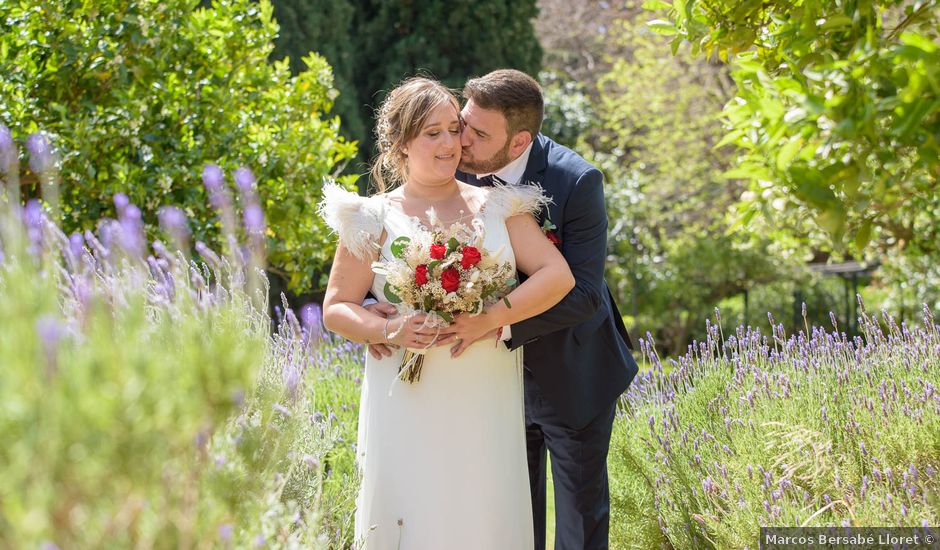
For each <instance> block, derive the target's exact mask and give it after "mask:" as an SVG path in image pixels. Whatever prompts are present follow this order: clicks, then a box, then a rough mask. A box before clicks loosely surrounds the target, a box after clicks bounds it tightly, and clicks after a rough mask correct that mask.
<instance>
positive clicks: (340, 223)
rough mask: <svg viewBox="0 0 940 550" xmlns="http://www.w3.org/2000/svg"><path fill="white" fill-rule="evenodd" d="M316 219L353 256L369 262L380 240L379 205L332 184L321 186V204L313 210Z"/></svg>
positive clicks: (375, 201)
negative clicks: (315, 210) (315, 211)
mask: <svg viewBox="0 0 940 550" xmlns="http://www.w3.org/2000/svg"><path fill="white" fill-rule="evenodd" d="M317 210H318V212H319V213H320V216H321V217H322V218H323V220H324V221H325V222H326V224H327V225H328V226H330V229H332V230H333V232H334V233H336V235H337V236H338V237H339V241H340V242H341V243H343V246H345V247H346V249H347V250H349V251H350V252H351V253H352V254H353V255H354V256H356V257H357V258H359V259H360V260H369V259H371V258H372V257H373V256H374V253H375V251H376V250H377V248H378V242H379V238H380V237H381V236H382V216H383V213H382V202H381V201H380V200H378V199H376V198H374V197H361V196H359V195H357V194H356V193H353V192H351V191H347V190H346V189H343V188H342V187H340V185H339V184H338V183H336V182H334V181H328V182H327V183H326V184H325V185H324V186H323V200H321V201H320V204H319V206H318V208H317Z"/></svg>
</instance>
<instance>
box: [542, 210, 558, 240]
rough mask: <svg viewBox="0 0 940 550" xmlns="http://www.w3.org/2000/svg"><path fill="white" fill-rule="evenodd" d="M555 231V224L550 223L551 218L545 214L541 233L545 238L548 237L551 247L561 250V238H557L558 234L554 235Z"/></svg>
mask: <svg viewBox="0 0 940 550" xmlns="http://www.w3.org/2000/svg"><path fill="white" fill-rule="evenodd" d="M557 229H558V228H557V227H555V224H553V223H552V220H551V218H549V217H548V214H547V213H546V214H545V221H543V222H542V233H545V236H546V237H548V240H550V241H551V242H552V244H553V245H555V246H557V247H558V248H561V238H560V237H559V236H558V233H555V231H556V230H557Z"/></svg>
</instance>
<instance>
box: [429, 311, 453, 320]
mask: <svg viewBox="0 0 940 550" xmlns="http://www.w3.org/2000/svg"><path fill="white" fill-rule="evenodd" d="M434 313H437V314H438V315H440V316H441V319H443V320H445V321H447V322H448V323H452V322H453V321H454V316H453V315H451V314H450V313H447V312H446V311H436V310H435V311H434Z"/></svg>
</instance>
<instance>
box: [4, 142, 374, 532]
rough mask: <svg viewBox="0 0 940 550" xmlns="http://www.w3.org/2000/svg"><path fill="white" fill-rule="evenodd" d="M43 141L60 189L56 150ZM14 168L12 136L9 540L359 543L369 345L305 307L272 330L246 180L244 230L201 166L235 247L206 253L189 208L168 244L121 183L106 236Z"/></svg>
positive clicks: (7, 282)
mask: <svg viewBox="0 0 940 550" xmlns="http://www.w3.org/2000/svg"><path fill="white" fill-rule="evenodd" d="M34 141H35V143H36V144H38V145H36V146H34V147H32V148H31V155H33V156H37V155H39V154H41V155H43V156H42V157H41V158H39V157H38V156H37V159H38V160H36V161H35V164H36V168H35V169H36V170H37V171H40V173H41V174H42V177H43V181H44V182H48V183H47V185H46V186H45V187H44V190H48V192H50V193H54V187H55V174H54V170H55V164H56V160H55V157H54V154H48V155H47V153H48V152H49V151H50V150H51V149H50V148H49V147H48V142H42V143H40V142H39V140H38V138H37V140H34ZM39 145H42V147H40V146H39ZM30 160H33V158H32V157H31V159H30ZM17 162H19V152H18V150H17V148H16V146H15V143H14V142H13V140H12V138H11V136H10V134H9V131H8V130H7V129H6V128H3V127H0V177H2V179H3V181H4V183H5V186H4V193H3V194H2V195H0V327H2V330H0V364H2V365H3V371H2V374H0V433H2V434H3V435H4V445H3V446H0V547H8V548H36V547H40V546H43V545H45V546H47V547H49V548H52V547H59V548H125V547H140V548H177V547H183V548H191V547H210V546H211V547H215V546H233V547H282V548H324V547H327V546H335V545H336V544H335V543H334V542H333V541H344V540H347V539H349V534H348V533H349V531H351V529H350V527H351V510H352V493H353V489H352V488H354V487H355V475H354V468H353V466H352V464H353V462H352V452H353V449H352V448H351V447H350V443H349V441H351V437H352V435H351V434H353V433H354V430H355V424H354V422H352V421H351V415H354V414H355V413H354V407H353V406H352V405H351V404H352V403H353V402H354V396H355V394H356V393H357V392H356V390H355V385H356V382H357V378H356V376H357V374H352V373H358V368H359V364H360V363H361V352H362V350H361V349H359V348H353V347H350V346H346V347H343V346H341V345H338V344H337V343H336V342H334V341H333V340H332V339H331V338H330V337H327V336H324V335H323V331H322V327H321V324H320V321H319V318H318V317H317V316H316V315H314V314H312V310H311V309H310V308H308V309H307V310H304V315H302V317H303V319H302V320H297V318H296V317H295V315H294V313H293V312H291V311H290V310H286V312H285V313H284V315H283V316H282V318H281V320H280V322H279V323H278V326H277V329H276V330H274V331H273V332H272V327H271V321H270V320H269V319H268V317H267V315H266V313H265V312H266V311H267V303H266V296H267V286H266V280H265V278H264V275H263V271H262V268H263V261H264V251H263V249H262V248H261V247H262V246H263V240H262V239H260V238H257V236H258V235H260V234H261V233H262V232H263V224H264V218H263V215H262V214H261V213H260V211H259V209H258V208H256V207H257V206H258V201H257V196H256V195H255V194H254V179H253V177H252V176H251V174H250V172H248V171H247V170H242V171H239V173H238V174H236V177H235V179H236V184H237V186H238V190H239V194H238V196H239V201H240V203H241V209H242V211H243V215H242V218H243V220H244V222H245V227H237V226H236V224H237V222H236V220H237V217H236V216H234V214H232V213H233V212H234V208H235V206H234V203H233V201H232V199H231V196H232V195H231V194H230V193H228V190H227V189H226V188H225V182H224V179H218V178H215V179H213V178H214V177H215V175H216V174H214V173H213V170H212V169H211V168H210V169H209V170H207V173H208V175H209V177H207V178H206V183H207V187H209V186H211V185H214V184H218V186H219V187H218V188H217V189H218V190H220V191H221V192H220V194H219V196H218V204H216V207H217V208H218V210H219V212H220V214H221V218H222V222H223V226H224V230H225V232H226V236H227V237H228V239H227V240H226V242H227V243H228V245H229V246H228V247H227V248H226V250H224V252H223V253H222V254H217V253H215V252H214V251H212V250H210V249H209V248H208V247H206V246H205V245H202V244H201V243H196V246H195V248H196V250H197V251H198V253H199V256H200V257H201V261H198V262H197V261H194V260H192V259H191V258H190V255H189V248H190V244H189V242H188V241H189V237H190V232H189V228H188V226H187V220H186V218H185V216H184V215H183V213H182V211H180V210H179V209H176V208H175V207H165V208H164V209H162V210H161V211H160V213H159V219H160V222H161V225H162V227H163V229H164V232H165V233H166V236H167V237H168V240H167V242H170V243H172V244H170V245H167V244H165V243H164V242H161V241H154V242H152V243H148V242H147V241H146V240H145V238H144V235H143V228H142V224H141V213H140V210H139V209H138V208H137V207H136V206H135V205H133V204H131V203H130V201H129V200H128V199H127V197H125V196H123V195H120V194H119V195H116V196H115V197H114V207H115V213H116V216H115V218H114V219H104V220H101V221H100V223H99V225H98V230H97V232H91V231H88V232H85V233H84V234H79V233H76V234H73V235H68V236H67V235H65V234H63V233H62V232H61V231H60V230H59V229H58V227H57V226H56V224H55V223H54V222H53V219H54V215H55V212H54V207H55V204H54V202H50V201H44V202H42V203H41V202H39V201H38V200H35V199H34V200H31V201H29V202H27V203H26V205H25V206H23V207H21V206H20V202H19V197H18V196H17V195H16V192H17V190H18V185H17V182H16V172H17V171H16V169H15V167H14V166H13V165H14V164H15V163H17ZM212 189H213V188H209V190H210V192H211V191H212ZM210 194H211V193H210ZM214 200H215V199H214ZM226 201H227V202H226ZM240 235H244V236H245V238H244V239H241V238H240V237H239V236H240ZM242 240H244V241H245V244H242ZM327 365H328V366H327ZM336 365H340V366H336ZM340 368H342V369H343V372H345V373H350V374H349V375H348V376H341V377H336V376H331V382H330V383H329V384H325V385H324V384H321V383H320V380H321V379H324V378H326V377H327V376H326V372H327V369H328V372H329V374H330V375H333V373H334V369H340ZM340 400H344V401H340ZM341 404H342V405H341ZM334 409H335V410H336V412H334ZM341 416H342V417H343V419H342V420H341V419H340V418H341ZM340 544H342V543H340Z"/></svg>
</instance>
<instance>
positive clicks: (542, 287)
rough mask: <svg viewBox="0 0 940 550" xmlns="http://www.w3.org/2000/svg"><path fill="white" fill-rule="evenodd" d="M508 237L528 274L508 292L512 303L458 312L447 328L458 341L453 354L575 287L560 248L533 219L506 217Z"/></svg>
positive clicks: (549, 304)
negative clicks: (476, 312) (478, 311)
mask: <svg viewBox="0 0 940 550" xmlns="http://www.w3.org/2000/svg"><path fill="white" fill-rule="evenodd" d="M506 228H507V229H508V230H509V240H510V242H511V243H512V249H513V253H514V254H515V257H516V269H518V270H519V271H521V272H522V273H525V274H526V275H528V278H527V279H526V280H525V282H524V283H522V284H521V285H519V286H518V287H516V288H515V289H514V290H513V291H512V292H510V293H509V295H508V296H507V299H508V300H509V304H510V305H511V306H512V307H506V304H505V303H504V302H503V301H502V300H500V301H499V302H497V303H495V304H493V305H492V306H489V307H488V308H486V310H485V312H484V314H483V315H477V316H473V317H471V316H469V315H466V314H465V315H460V316H458V317H457V318H455V319H454V322H453V323H451V326H450V329H449V330H450V332H453V333H454V338H459V339H460V340H461V342H460V343H459V344H458V345H456V346H454V348H453V351H452V355H453V356H454V357H456V356H457V355H460V354H461V353H462V352H463V350H464V349H466V348H467V346H469V345H470V344H472V343H473V342H475V341H477V340H479V339H480V338H482V337H483V336H484V335H486V334H488V333H489V332H491V331H493V330H495V329H497V328H499V327H503V326H507V325H511V324H513V323H516V322H518V321H521V320H523V319H528V318H529V317H533V316H535V315H538V314H539V313H542V312H544V311H547V310H548V309H549V308H551V307H552V306H554V305H555V304H557V303H558V302H560V301H561V299H562V298H564V297H565V295H566V294H568V292H569V291H570V290H571V289H572V288H574V284H575V280H574V276H573V275H572V274H571V269H570V268H569V267H568V263H567V262H566V261H565V258H564V256H562V255H561V252H560V251H559V250H558V249H557V248H555V245H554V244H552V243H551V241H549V240H548V239H546V238H545V235H544V234H543V233H542V230H541V229H540V228H539V226H538V223H536V221H535V219H534V218H533V217H532V216H530V215H528V214H522V215H518V216H512V217H510V218H507V219H506Z"/></svg>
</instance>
